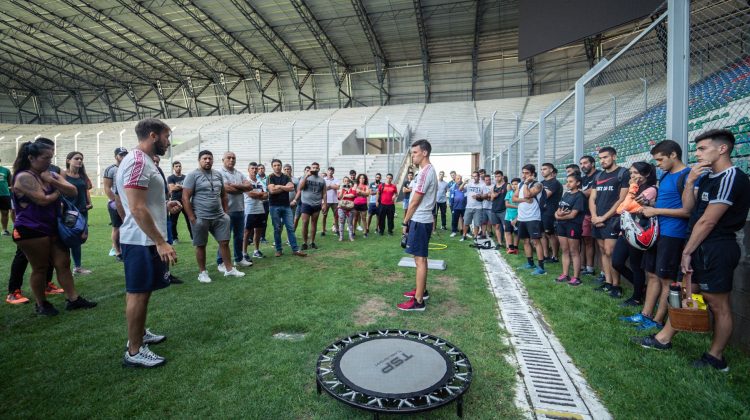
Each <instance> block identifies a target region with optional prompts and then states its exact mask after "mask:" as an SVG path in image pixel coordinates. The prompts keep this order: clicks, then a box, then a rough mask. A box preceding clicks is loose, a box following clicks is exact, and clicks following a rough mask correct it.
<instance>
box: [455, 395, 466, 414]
mask: <svg viewBox="0 0 750 420" xmlns="http://www.w3.org/2000/svg"><path fill="white" fill-rule="evenodd" d="M456 414H457V415H458V417H461V418H463V416H464V397H463V395H462V396H460V397H458V399H457V400H456Z"/></svg>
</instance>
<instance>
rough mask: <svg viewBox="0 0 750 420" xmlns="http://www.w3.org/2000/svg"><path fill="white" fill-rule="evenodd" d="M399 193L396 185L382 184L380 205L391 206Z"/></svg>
mask: <svg viewBox="0 0 750 420" xmlns="http://www.w3.org/2000/svg"><path fill="white" fill-rule="evenodd" d="M397 193H398V188H397V187H396V185H395V184H381V185H380V203H381V204H386V205H391V204H394V203H393V199H394V198H395V197H396V194H397Z"/></svg>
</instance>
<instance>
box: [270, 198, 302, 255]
mask: <svg viewBox="0 0 750 420" xmlns="http://www.w3.org/2000/svg"><path fill="white" fill-rule="evenodd" d="M270 214H271V223H273V240H274V242H275V243H276V252H281V229H283V228H285V227H286V235H287V238H288V239H289V245H290V246H291V247H292V251H294V252H297V251H299V247H298V246H297V237H296V236H294V213H292V208H291V207H289V206H271V207H270Z"/></svg>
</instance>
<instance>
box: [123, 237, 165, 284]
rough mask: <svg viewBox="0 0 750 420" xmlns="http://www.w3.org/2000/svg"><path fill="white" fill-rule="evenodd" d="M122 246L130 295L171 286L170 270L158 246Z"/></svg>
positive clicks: (126, 281)
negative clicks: (160, 255) (157, 250)
mask: <svg viewBox="0 0 750 420" xmlns="http://www.w3.org/2000/svg"><path fill="white" fill-rule="evenodd" d="M121 246H122V258H123V260H124V263H125V264H124V265H125V290H126V291H127V292H128V293H148V292H152V291H154V290H159V289H163V288H165V287H167V286H169V269H168V266H167V264H165V263H164V262H163V261H162V260H161V258H159V253H158V252H156V245H151V246H143V245H128V244H122V245H121Z"/></svg>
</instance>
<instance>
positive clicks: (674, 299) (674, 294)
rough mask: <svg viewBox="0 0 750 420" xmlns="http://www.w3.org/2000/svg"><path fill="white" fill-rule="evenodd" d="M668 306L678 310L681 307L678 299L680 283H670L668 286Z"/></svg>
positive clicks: (680, 301)
mask: <svg viewBox="0 0 750 420" xmlns="http://www.w3.org/2000/svg"><path fill="white" fill-rule="evenodd" d="M667 300H668V301H669V306H671V307H673V308H680V307H681V306H682V300H681V299H680V283H672V284H670V285H669V298H668V299H667Z"/></svg>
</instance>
